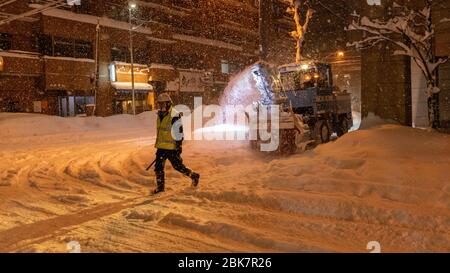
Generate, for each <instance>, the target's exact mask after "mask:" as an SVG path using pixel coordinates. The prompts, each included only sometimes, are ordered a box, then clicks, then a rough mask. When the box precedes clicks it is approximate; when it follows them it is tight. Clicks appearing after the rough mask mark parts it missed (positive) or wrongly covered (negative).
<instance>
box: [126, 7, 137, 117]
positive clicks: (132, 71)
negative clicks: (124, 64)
mask: <svg viewBox="0 0 450 273" xmlns="http://www.w3.org/2000/svg"><path fill="white" fill-rule="evenodd" d="M134 9H136V3H134V2H129V3H128V12H129V14H128V20H129V23H130V62H131V96H132V103H131V106H132V108H133V115H136V104H135V94H134V56H133V51H134V50H133V24H132V22H131V18H132V13H131V12H132V10H134Z"/></svg>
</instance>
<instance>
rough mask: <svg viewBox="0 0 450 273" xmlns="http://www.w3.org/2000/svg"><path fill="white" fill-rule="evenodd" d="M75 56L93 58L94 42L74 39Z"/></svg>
mask: <svg viewBox="0 0 450 273" xmlns="http://www.w3.org/2000/svg"><path fill="white" fill-rule="evenodd" d="M74 57H75V58H85V59H92V58H93V56H92V43H90V42H86V41H80V40H78V41H77V40H75V41H74Z"/></svg>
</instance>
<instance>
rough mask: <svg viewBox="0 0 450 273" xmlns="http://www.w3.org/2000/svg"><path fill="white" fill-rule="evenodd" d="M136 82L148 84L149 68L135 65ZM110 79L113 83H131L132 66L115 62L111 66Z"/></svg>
mask: <svg viewBox="0 0 450 273" xmlns="http://www.w3.org/2000/svg"><path fill="white" fill-rule="evenodd" d="M133 70H134V73H133V74H134V82H135V83H148V77H149V76H148V71H149V69H148V66H147V65H142V64H134V67H133ZM109 79H110V80H111V82H131V64H129V63H122V62H113V63H111V64H110V65H109Z"/></svg>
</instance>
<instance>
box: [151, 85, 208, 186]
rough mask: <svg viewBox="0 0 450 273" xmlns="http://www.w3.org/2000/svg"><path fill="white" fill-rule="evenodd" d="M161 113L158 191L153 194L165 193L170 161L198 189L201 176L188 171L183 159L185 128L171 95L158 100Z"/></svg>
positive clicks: (159, 124) (157, 164)
mask: <svg viewBox="0 0 450 273" xmlns="http://www.w3.org/2000/svg"><path fill="white" fill-rule="evenodd" d="M157 102H158V106H159V111H158V117H157V132H156V143H155V148H156V149H157V150H156V162H155V174H156V189H154V190H153V192H152V193H153V194H157V193H160V192H163V191H164V165H165V162H166V160H167V159H168V160H169V161H170V163H171V164H172V166H173V168H174V169H175V170H177V171H179V172H180V173H182V174H184V175H185V176H187V177H189V178H191V179H192V186H194V187H197V185H198V182H199V179H200V175H199V174H198V173H195V172H193V171H192V170H190V169H188V168H187V167H186V166H185V165H184V164H183V159H182V158H181V153H182V143H183V126H182V125H181V115H180V114H179V113H177V112H176V110H175V109H173V103H172V99H171V98H170V96H169V94H167V93H162V94H160V95H159V96H158V98H157Z"/></svg>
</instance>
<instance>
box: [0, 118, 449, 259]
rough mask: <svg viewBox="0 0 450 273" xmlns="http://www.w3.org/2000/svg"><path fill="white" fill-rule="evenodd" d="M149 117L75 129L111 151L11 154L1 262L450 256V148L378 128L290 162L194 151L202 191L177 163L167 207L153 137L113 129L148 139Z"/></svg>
mask: <svg viewBox="0 0 450 273" xmlns="http://www.w3.org/2000/svg"><path fill="white" fill-rule="evenodd" d="M151 115H152V114H149V113H146V114H144V115H143V116H138V117H136V120H132V119H130V117H128V116H117V117H111V118H106V119H101V120H103V121H104V124H103V122H101V123H100V124H98V125H96V120H97V119H96V118H93V119H91V120H90V121H89V119H78V118H74V119H73V120H80V121H77V122H81V120H83V121H84V122H81V123H77V122H72V123H70V124H72V126H73V128H72V130H73V132H75V131H77V130H78V131H79V130H84V131H85V133H94V132H96V133H97V134H98V135H99V137H101V139H108V140H109V141H108V142H98V143H94V144H90V143H88V142H86V141H80V142H79V143H75V144H73V145H65V146H54V145H50V144H49V145H47V146H41V147H40V149H35V150H33V151H28V150H26V151H20V150H11V151H9V150H4V149H2V150H0V158H1V160H0V181H1V183H0V200H2V202H0V222H2V226H1V227H0V251H31V252H34V251H57V252H64V251H67V250H66V243H67V242H70V241H72V240H76V241H78V242H79V243H80V245H81V246H82V251H83V252H141V251H146V252H185V251H187V252H192V251H194V252H198V251H206V252H208V251H211V252H229V251H237V252H246V251H256V252H259V251H262V252H277V251H281V252H303V251H307V252H311V251H312V252H323V251H324V252H348V251H350V252H367V249H366V246H367V243H368V242H370V241H378V242H380V244H381V247H382V251H383V252H388V251H414V252H423V251H442V252H448V251H450V234H449V233H448V230H449V229H450V180H449V178H448V166H449V165H450V136H448V135H443V134H438V133H434V132H427V131H425V130H418V129H413V128H408V127H402V126H399V125H395V124H385V123H386V122H384V121H383V122H382V121H380V119H379V118H376V117H374V116H371V117H369V120H372V121H373V122H369V124H370V125H371V128H368V129H365V130H359V131H354V132H351V133H349V134H347V135H345V136H343V137H342V138H339V139H337V140H336V141H334V142H330V143H328V144H324V145H320V146H318V147H317V148H315V149H314V150H309V151H307V152H305V153H301V154H297V155H294V156H291V157H276V156H273V155H267V154H262V153H260V152H255V151H252V150H250V149H249V148H248V143H247V142H226V141H189V142H186V143H185V144H184V146H183V160H184V162H185V163H186V164H187V166H188V167H190V168H192V169H193V170H195V171H197V172H199V173H200V174H201V181H200V187H199V188H198V189H192V188H191V187H190V186H189V185H190V181H189V179H187V178H185V177H183V176H182V175H181V174H179V173H178V172H176V171H174V170H173V168H172V167H171V166H170V164H168V163H167V164H166V192H165V193H164V194H163V195H161V196H160V197H158V198H156V199H155V198H152V197H149V196H148V194H149V191H150V190H151V188H152V187H153V186H154V181H155V176H154V173H153V171H150V172H147V171H145V168H146V167H147V166H148V164H149V163H150V162H151V161H153V159H154V155H155V150H154V148H153V145H152V144H153V143H152V142H151V141H150V140H151V139H152V136H151V135H149V136H147V138H148V142H139V141H138V142H137V141H135V139H133V138H139V137H141V136H142V135H143V131H141V130H134V129H133V130H126V131H127V134H125V135H120V137H118V138H117V139H111V137H110V135H111V134H114V132H115V127H121V128H122V129H123V128H135V127H139V126H142V124H146V126H150V123H151V122H152V121H151V120H153V117H151ZM153 115H154V114H153ZM2 117H4V116H2ZM22 118H24V119H26V120H28V119H31V120H34V122H35V124H39V125H40V126H43V127H50V128H53V127H58V126H63V125H64V126H67V124H65V121H60V119H58V118H55V119H53V121H52V122H56V121H60V122H62V124H58V123H54V124H53V125H54V126H51V125H52V122H50V121H49V118H48V117H45V116H39V117H32V118H31V117H30V118H26V117H22ZM39 119H42V120H39ZM147 119H150V120H147ZM67 120H70V119H67ZM15 121H16V124H17V127H18V128H20V127H22V126H23V124H22V123H21V122H19V121H20V119H19V118H16V119H15ZM2 122H3V123H5V120H4V119H3V120H2ZM380 123H383V124H380ZM133 124H134V125H133ZM9 126H10V127H14V126H13V125H12V124H10V125H9ZM18 128H17V130H18ZM99 128H100V129H99ZM34 130H36V129H34ZM55 130H56V129H55ZM44 131H45V130H44V129H42V132H41V133H44ZM46 131H47V133H48V132H49V131H51V130H50V129H46ZM89 131H90V132H89ZM51 132H53V131H51ZM68 134H72V133H66V135H68ZM75 134H76V133H75ZM63 135H64V134H59V135H58V136H59V137H63ZM153 137H154V136H153ZM39 139H46V136H45V135H42V136H36V137H35V139H33V145H34V143H36V142H39ZM28 141H30V139H28ZM26 224H27V225H26ZM61 230H64V232H61Z"/></svg>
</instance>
